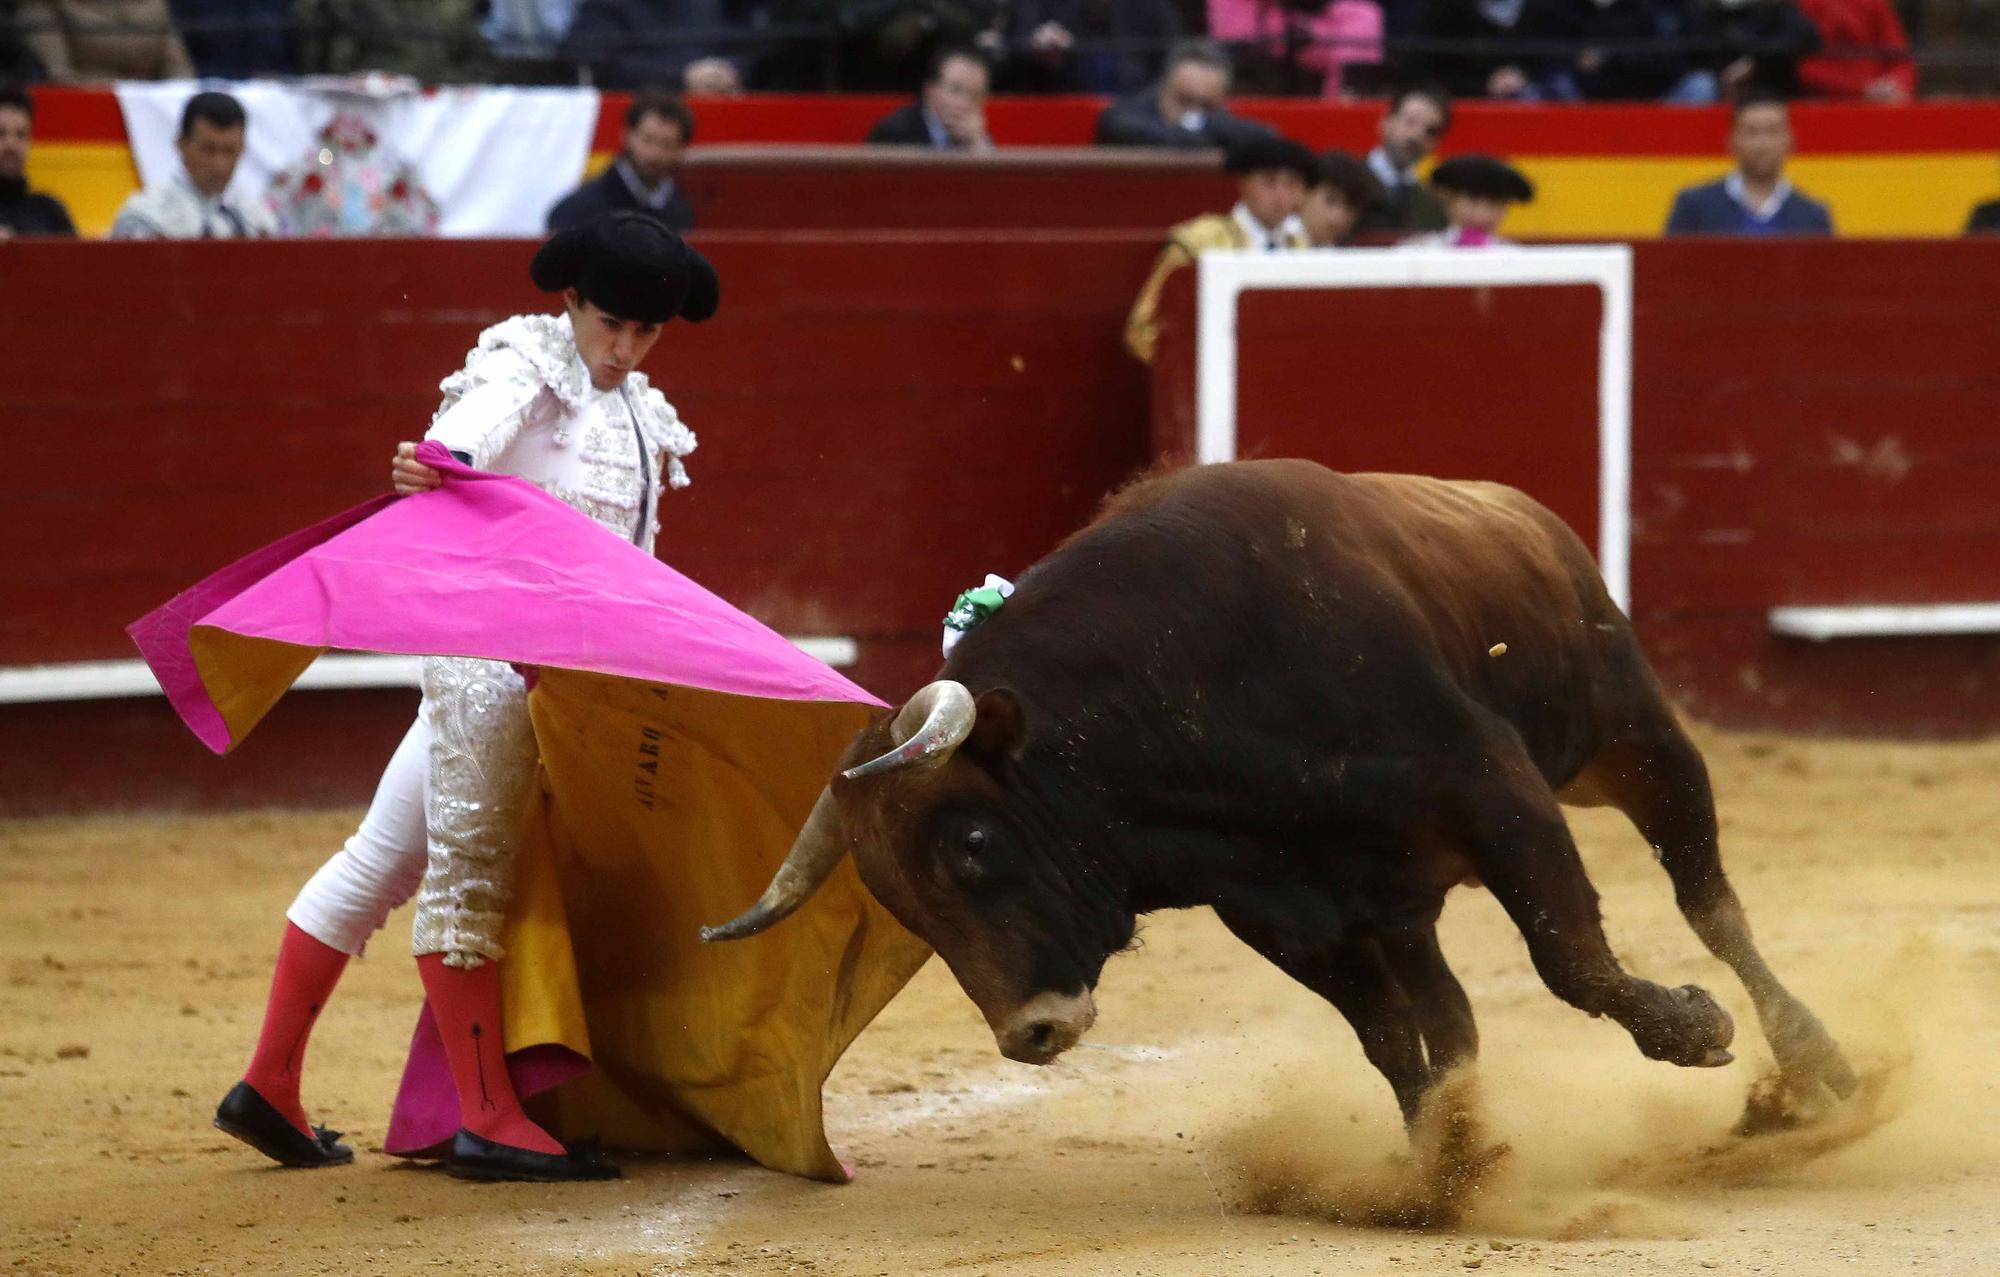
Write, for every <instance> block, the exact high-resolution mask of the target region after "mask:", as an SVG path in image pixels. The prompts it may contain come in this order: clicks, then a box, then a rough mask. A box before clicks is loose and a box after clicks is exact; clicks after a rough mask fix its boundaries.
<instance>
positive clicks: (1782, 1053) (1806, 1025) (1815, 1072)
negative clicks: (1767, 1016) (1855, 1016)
mask: <svg viewBox="0 0 2000 1277" xmlns="http://www.w3.org/2000/svg"><path fill="white" fill-rule="evenodd" d="M1766 1034H1767V1036H1768V1037H1769V1038H1770V1040H1771V1054H1772V1056H1773V1057H1774V1058H1776V1060H1777V1062H1778V1070H1779V1072H1780V1073H1781V1074H1783V1077H1784V1082H1785V1085H1786V1086H1787V1087H1788V1088H1789V1089H1791V1090H1793V1091H1795V1092H1801V1093H1806V1092H1810V1091H1812V1090H1813V1089H1814V1088H1815V1087H1816V1086H1824V1087H1825V1088H1826V1089H1827V1090H1829V1091H1831V1092H1832V1093H1833V1097H1834V1098H1835V1099H1838V1100H1844V1099H1848V1098H1850V1097H1851V1096H1853V1094H1854V1092H1855V1090H1856V1089H1857V1088H1859V1087H1860V1085H1861V1080H1860V1079H1859V1078H1858V1077H1856V1076H1855V1073H1854V1069H1853V1066H1851V1065H1850V1064H1848V1062H1847V1057H1846V1056H1844V1055H1842V1054H1841V1053H1840V1047H1839V1046H1838V1045H1836V1044H1835V1042H1834V1040H1833V1036H1832V1035H1831V1034H1829V1033H1828V1032H1827V1031H1826V1026H1824V1025H1822V1024H1821V1023H1820V1022H1819V1017H1818V1016H1816V1015H1814V1014H1813V1013H1812V1012H1811V1011H1809V1010H1807V1009H1806V1008H1805V1006H1804V1005H1803V1004H1800V1003H1793V1004H1792V1005H1791V1006H1790V1007H1787V1008H1786V1009H1785V1010H1784V1011H1782V1012H1780V1013H1779V1014H1778V1015H1777V1016H1776V1017H1774V1022H1773V1023H1772V1024H1771V1025H1770V1026H1769V1027H1768V1028H1767V1030H1766Z"/></svg>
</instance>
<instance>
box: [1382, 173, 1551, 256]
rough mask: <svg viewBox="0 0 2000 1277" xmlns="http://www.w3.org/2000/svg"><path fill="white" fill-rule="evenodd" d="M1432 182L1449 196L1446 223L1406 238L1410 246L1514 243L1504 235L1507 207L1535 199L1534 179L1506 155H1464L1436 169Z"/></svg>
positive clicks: (1442, 194) (1487, 245)
mask: <svg viewBox="0 0 2000 1277" xmlns="http://www.w3.org/2000/svg"><path fill="white" fill-rule="evenodd" d="M1431 185H1432V186H1434V187H1436V188H1437V190H1438V193H1439V195H1441V196H1442V197H1443V201H1444V218H1445V228H1444V229H1443V230H1441V231H1430V232H1428V233H1426V234H1423V235H1413V236H1411V237H1410V238H1409V239H1406V240H1404V241H1403V246H1404V247H1407V248H1426V247H1437V248H1492V247H1494V246H1496V245H1500V244H1511V243H1513V241H1512V240H1508V239H1502V238H1501V237H1500V234H1499V231H1500V223H1501V222H1502V221H1503V220H1505V219H1506V216H1507V210H1508V209H1509V208H1511V207H1512V206H1514V205H1516V204H1530V203H1533V202H1534V199H1535V185H1534V183H1532V182H1530V181H1529V180H1528V179H1527V178H1525V177H1523V176H1521V171H1520V170H1519V169H1517V168H1515V167H1514V166H1513V165H1511V164H1509V163H1507V161H1505V160H1496V159H1494V158H1493V157H1492V156H1490V155H1460V156H1455V157H1453V158H1452V159H1449V160H1446V161H1445V162H1444V163H1442V164H1440V165H1438V166H1437V167H1436V168H1435V169H1432V170H1431Z"/></svg>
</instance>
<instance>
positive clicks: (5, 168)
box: [0, 84, 76, 240]
mask: <svg viewBox="0 0 2000 1277" xmlns="http://www.w3.org/2000/svg"><path fill="white" fill-rule="evenodd" d="M34 131H35V100H34V99H33V98H31V97H29V96H28V95H27V93H26V92H25V91H24V90H22V89H20V88H18V87H17V86H15V85H11V84H4V85H0V240H9V239H13V238H14V237H15V236H16V235H75V234H76V226H75V224H73V223H72V222H71V221H70V220H69V210H68V209H66V208H64V207H63V205H62V201H61V200H59V199H57V198H56V197H55V196H53V195H45V194H43V193H42V192H40V191H31V190H29V189H28V146H29V144H30V142H31V141H32V140H33V136H34Z"/></svg>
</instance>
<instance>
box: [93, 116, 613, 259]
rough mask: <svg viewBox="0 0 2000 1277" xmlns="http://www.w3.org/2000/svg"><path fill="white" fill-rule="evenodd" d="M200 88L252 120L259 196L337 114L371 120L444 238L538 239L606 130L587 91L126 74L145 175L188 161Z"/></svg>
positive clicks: (160, 177) (240, 171)
mask: <svg viewBox="0 0 2000 1277" xmlns="http://www.w3.org/2000/svg"><path fill="white" fill-rule="evenodd" d="M203 89H216V90H220V91H222V92H224V93H228V94H231V95H232V96H234V97H235V98H236V100H237V101H239V102H241V103H242V104H243V109H244V111H245V112H246V113H247V114H248V115H249V117H250V127H249V133H248V137H247V140H246V145H245V149H244V154H243V160H242V162H241V163H240V164H238V165H237V166H236V178H235V180H234V181H233V182H231V183H230V190H231V191H232V192H234V193H235V194H236V195H237V196H238V197H239V198H243V199H261V198H262V197H263V194H264V189H265V187H266V186H267V185H269V183H270V181H271V178H272V176H273V175H274V174H276V173H278V172H279V171H281V170H283V169H285V168H288V167H290V166H291V165H293V164H296V163H298V162H299V161H300V160H301V159H303V158H304V157H305V156H306V154H307V153H308V148H312V147H316V146H317V145H318V139H319V134H320V130H321V129H323V128H325V127H326V123H327V121H328V120H330V119H332V118H333V114H334V112H335V111H336V110H337V109H343V108H344V109H346V110H348V111H351V112H353V113H354V114H356V115H359V116H361V117H362V118H363V119H365V120H367V121H368V123H369V125H370V126H371V127H372V128H373V129H374V130H375V132H376V134H377V135H378V136H379V137H380V138H381V145H382V147H383V149H384V150H386V151H387V152H389V153H390V154H392V155H395V156H398V157H400V158H403V159H405V160H408V161H409V162H410V164H411V165H412V166H413V167H414V168H415V170H416V173H417V176H418V178H419V179H420V180H421V181H422V183H423V186H424V189H425V190H427V191H429V192H430V195H431V198H433V199H435V200H436V201H437V203H438V209H439V211H440V213H441V214H442V217H443V221H442V225H441V226H440V228H439V229H440V233H441V234H444V235H454V236H479V235H491V236H506V235H519V236H539V235H541V234H542V233H543V228H544V223H545V219H546V218H547V216H548V211H549V209H550V207H551V206H553V205H554V204H555V202H556V201H557V200H559V199H561V198H562V197H563V196H565V195H567V194H568V193H569V192H570V191H571V190H573V189H575V187H576V185H577V183H578V182H580V181H582V180H583V169H584V164H585V163H586V162H587V161H588V160H589V158H590V141H591V138H592V137H593V136H594V135H595V134H596V132H597V112H598V94H597V90H595V89H585V88H511V87H485V86H482V87H476V88H439V89H425V90H419V89H416V88H409V89H404V90H396V89H385V88H384V87H383V86H382V85H381V84H380V83H379V82H375V83H371V84H370V85H369V86H368V88H367V89H366V91H363V92H356V91H355V88H354V86H339V85H329V84H315V83H302V84H290V83H282V82H279V81H275V80H251V81H242V82H230V81H216V80H208V81H194V80H154V81H130V82H127V81H120V82H119V84H118V106H119V109H120V110H121V111H123V112H124V115H125V132H126V135H127V136H128V137H129V138H130V139H131V144H132V157H133V159H134V160H135V161H136V162H137V164H138V166H139V179H140V181H142V182H144V183H145V184H147V185H148V186H150V185H152V184H153V183H155V182H161V181H165V180H166V179H168V178H170V177H172V176H173V174H174V173H175V172H176V171H177V170H178V169H179V167H180V156H179V155H178V154H177V153H176V151H175V150H174V140H175V138H176V137H177V136H178V135H179V132H180V122H181V108H182V107H183V106H185V105H186V103H187V100H188V98H189V97H191V96H193V95H194V94H195V93H197V92H199V91H201V90H203Z"/></svg>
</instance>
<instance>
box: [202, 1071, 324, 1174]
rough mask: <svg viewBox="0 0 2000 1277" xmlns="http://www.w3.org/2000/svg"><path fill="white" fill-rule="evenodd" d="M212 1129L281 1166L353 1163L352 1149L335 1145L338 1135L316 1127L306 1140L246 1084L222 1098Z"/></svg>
mask: <svg viewBox="0 0 2000 1277" xmlns="http://www.w3.org/2000/svg"><path fill="white" fill-rule="evenodd" d="M215 1125H216V1129H217V1130H220V1131H223V1132H225V1133H227V1134H230V1135H234V1136H235V1137H236V1138H237V1139H239V1140H242V1141H243V1142H244V1143H245V1144H248V1145H249V1146H250V1147H251V1148H254V1149H256V1150H257V1151H258V1152H259V1153H262V1154H263V1155H264V1156H266V1157H268V1158H270V1159H271V1160H272V1161H274V1162H276V1163H278V1164H279V1165H280V1166H291V1167H314V1166H345V1165H347V1164H348V1163H349V1162H352V1161H353V1160H354V1150H353V1149H351V1148H349V1147H347V1145H345V1144H337V1143H335V1142H334V1141H336V1140H338V1139H339V1138H340V1132H339V1131H329V1130H327V1129H326V1128H325V1127H324V1126H315V1127H313V1133H312V1136H311V1137H310V1138H308V1137H307V1136H306V1135H305V1134H303V1133H302V1132H301V1131H300V1130H299V1128H298V1127H296V1126H293V1125H292V1124H291V1123H290V1122H289V1121H287V1120H285V1115H284V1114H283V1113H280V1112H279V1111H278V1110H276V1109H274V1108H272V1107H271V1101H269V1100H267V1099H265V1098H264V1097H263V1096H261V1095H259V1094H257V1088H255V1087H253V1086H251V1085H250V1084H249V1083H248V1082H238V1083H237V1084H236V1085H235V1086H233V1087H231V1088H229V1094H227V1095H225V1096H223V1097H222V1103H221V1104H218V1105H217V1106H216V1108H215Z"/></svg>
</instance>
